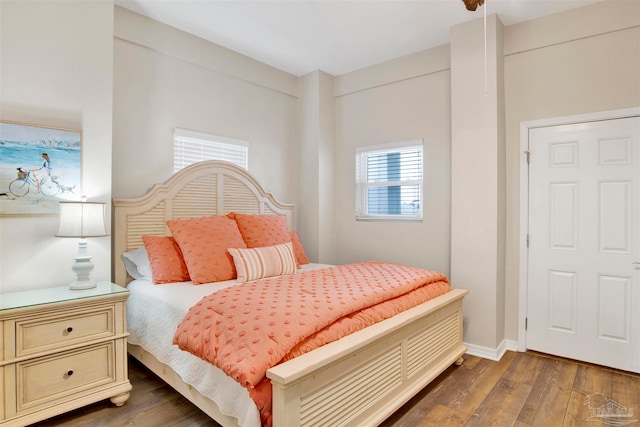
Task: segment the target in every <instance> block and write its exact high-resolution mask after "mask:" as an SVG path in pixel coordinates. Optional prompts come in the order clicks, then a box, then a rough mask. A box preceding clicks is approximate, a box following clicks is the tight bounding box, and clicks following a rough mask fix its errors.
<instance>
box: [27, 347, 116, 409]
mask: <svg viewBox="0 0 640 427" xmlns="http://www.w3.org/2000/svg"><path fill="white" fill-rule="evenodd" d="M114 372H115V369H114V343H113V342H111V341H109V342H106V343H102V344H98V345H95V346H90V347H86V348H81V349H78V350H76V351H73V352H64V353H59V354H56V355H55V356H49V357H42V358H39V359H34V360H30V361H27V362H22V363H18V364H16V389H17V398H18V399H17V402H16V403H17V408H16V409H17V410H18V412H20V411H22V410H25V409H29V408H31V407H33V406H36V405H42V404H45V403H50V402H53V401H57V400H60V399H63V400H64V398H65V397H67V396H69V395H72V394H76V393H82V392H83V391H86V390H90V389H95V388H97V387H100V386H103V385H105V384H109V383H112V382H114V381H115V373H114Z"/></svg>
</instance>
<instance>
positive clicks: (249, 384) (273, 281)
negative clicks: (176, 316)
mask: <svg viewBox="0 0 640 427" xmlns="http://www.w3.org/2000/svg"><path fill="white" fill-rule="evenodd" d="M450 289H451V287H450V285H449V282H448V280H447V278H446V277H445V276H444V275H442V274H441V273H437V272H434V271H429V270H423V269H419V268H413V267H408V266H402V265H398V264H391V263H378V262H367V263H358V264H349V265H344V266H338V267H331V268H326V269H321V270H312V271H305V272H301V273H297V274H293V275H286V276H278V277H271V278H266V279H260V280H256V281H253V282H248V283H244V284H242V285H238V286H232V287H229V288H226V289H223V290H220V291H218V292H215V293H213V294H211V295H208V296H206V297H204V298H203V299H202V300H201V301H200V302H199V303H198V304H196V305H195V306H193V307H192V308H191V309H190V310H189V312H188V313H187V315H186V316H185V318H184V320H183V321H182V322H181V323H180V325H179V326H178V329H177V330H176V333H175V335H174V338H173V342H174V344H177V345H178V346H179V347H180V348H181V349H183V350H186V351H189V352H191V353H193V354H194V355H196V356H198V357H200V358H202V359H204V360H207V361H209V362H211V363H213V364H214V365H216V366H218V367H219V368H220V369H222V370H223V371H224V372H225V373H226V374H227V375H229V376H231V377H232V378H234V379H235V380H236V381H238V382H239V383H240V384H242V385H243V386H245V387H246V388H247V389H249V393H250V394H251V397H252V398H253V399H254V401H256V404H257V405H258V408H259V409H260V411H261V417H262V422H263V423H264V424H267V425H268V424H270V422H271V419H270V412H271V399H270V397H271V387H270V382H269V380H268V379H266V377H265V374H266V371H267V369H269V368H270V367H272V366H274V365H276V364H278V363H280V362H283V361H286V360H289V359H291V358H293V357H296V356H298V355H300V354H303V353H306V352H308V351H311V350H313V349H315V348H317V347H320V346H322V345H324V344H326V343H329V342H331V341H335V340H337V339H340V338H342V337H343V336H346V335H348V334H350V333H352V332H355V331H357V330H359V329H363V328H365V327H367V326H369V325H372V324H374V323H376V322H378V321H381V320H384V319H387V318H389V317H392V316H393V315H395V314H397V313H399V312H401V311H404V310H407V309H408V308H411V307H413V306H416V305H419V304H421V303H423V302H425V301H427V300H429V299H432V298H435V297H437V296H440V295H442V294H444V293H446V292H448V291H449V290H450Z"/></svg>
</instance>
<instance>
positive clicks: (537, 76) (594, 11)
mask: <svg viewBox="0 0 640 427" xmlns="http://www.w3.org/2000/svg"><path fill="white" fill-rule="evenodd" d="M504 66H505V104H506V135H507V179H506V181H507V187H506V194H507V237H506V245H507V250H506V274H505V276H506V303H505V318H506V326H507V328H506V338H507V339H511V340H516V339H517V332H518V286H519V282H518V280H519V279H518V276H519V273H520V272H519V267H518V263H519V256H520V253H519V248H518V238H519V235H520V234H519V233H520V230H519V221H520V216H519V215H520V211H519V203H520V202H519V198H520V194H519V183H520V167H519V165H520V156H521V154H522V153H520V134H519V132H520V123H521V122H523V121H529V120H537V119H542V118H553V117H560V116H568V115H577V114H583V113H591V112H598V111H608V110H616V109H622V108H627V107H637V106H640V2H638V1H620V0H613V1H606V2H602V3H595V4H593V5H591V6H587V7H584V8H580V9H576V10H572V11H568V12H565V13H562V14H558V15H554V16H550V17H546V18H541V19H538V20H535V21H530V22H527V23H523V24H519V25H515V26H511V27H507V28H506V29H505V63H504Z"/></svg>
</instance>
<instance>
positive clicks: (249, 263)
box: [229, 242, 298, 282]
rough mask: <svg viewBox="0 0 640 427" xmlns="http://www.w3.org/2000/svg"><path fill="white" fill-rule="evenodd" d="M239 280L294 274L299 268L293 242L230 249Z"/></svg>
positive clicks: (245, 280)
mask: <svg viewBox="0 0 640 427" xmlns="http://www.w3.org/2000/svg"><path fill="white" fill-rule="evenodd" d="M229 253H230V254H231V256H232V257H233V263H234V264H235V267H236V272H237V273H238V282H249V281H251V280H256V279H261V278H263V277H272V276H282V275H285V274H293V273H295V272H296V269H297V268H298V266H297V264H296V256H295V254H294V252H293V244H292V243H291V242H288V243H283V244H281V245H275V246H265V247H262V248H251V249H233V248H232V249H229Z"/></svg>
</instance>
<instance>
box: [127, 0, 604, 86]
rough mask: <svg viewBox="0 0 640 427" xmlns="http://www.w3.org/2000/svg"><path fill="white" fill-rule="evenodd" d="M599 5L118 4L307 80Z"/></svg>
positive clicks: (566, 1)
mask: <svg viewBox="0 0 640 427" xmlns="http://www.w3.org/2000/svg"><path fill="white" fill-rule="evenodd" d="M595 1H598V0H486V3H485V5H484V6H481V7H479V8H478V9H477V10H476V11H475V12H470V11H467V10H466V8H465V6H464V3H463V2H462V0H419V1H406V0H388V1H379V0H377V1H372V0H351V1H329V0H315V1H309V0H288V1H272V0H262V1H243V0H235V1H221V0H115V3H116V5H118V6H122V7H125V8H127V9H130V10H132V11H134V12H137V13H140V14H142V15H146V16H148V17H150V18H152V19H155V20H156V21H160V22H163V23H165V24H168V25H170V26H172V27H175V28H178V29H180V30H183V31H186V32H188V33H191V34H194V35H196V36H199V37H201V38H204V39H207V40H210V41H212V42H213V43H216V44H218V45H221V46H224V47H226V48H228V49H231V50H234V51H237V52H240V53H242V54H244V55H247V56H249V57H251V58H254V59H256V60H258V61H261V62H264V63H266V64H269V65H272V66H273V67H276V68H279V69H281V70H284V71H287V72H289V73H291V74H294V75H296V76H302V75H305V74H307V73H309V72H312V71H315V70H322V71H325V72H327V73H329V74H332V75H340V74H344V73H347V72H349V71H353V70H357V69H360V68H363V67H366V66H369V65H373V64H377V63H380V62H384V61H388V60H391V59H394V58H398V57H401V56H404V55H408V54H412V53H416V52H419V51H421V50H424V49H428V48H431V47H435V46H439V45H442V44H446V43H448V42H449V29H450V27H452V26H454V25H456V24H459V23H462V22H465V21H470V20H473V19H479V18H482V16H483V14H484V10H483V9H484V8H486V13H487V14H496V13H497V14H498V16H499V17H500V19H501V20H502V22H503V23H504V25H507V26H508V25H512V24H516V23H518V22H522V21H528V20H531V19H535V18H538V17H541V16H545V15H549V14H553V13H557V12H561V11H564V10H567V9H571V8H575V7H580V6H584V5H586V4H589V3H594V2H595Z"/></svg>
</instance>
